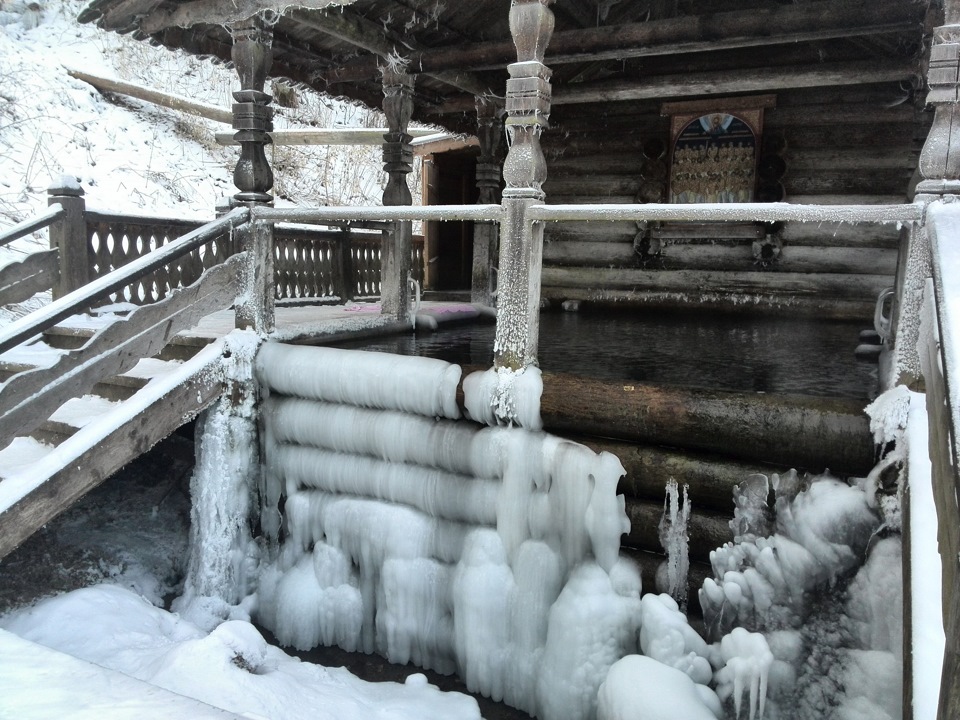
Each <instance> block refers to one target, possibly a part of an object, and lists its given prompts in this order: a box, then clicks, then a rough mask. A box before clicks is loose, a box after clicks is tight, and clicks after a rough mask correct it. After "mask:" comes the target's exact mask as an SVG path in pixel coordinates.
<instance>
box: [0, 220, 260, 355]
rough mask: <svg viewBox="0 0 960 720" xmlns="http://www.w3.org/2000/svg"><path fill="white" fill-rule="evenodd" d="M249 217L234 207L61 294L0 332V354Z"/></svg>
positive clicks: (240, 223)
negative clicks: (219, 216)
mask: <svg viewBox="0 0 960 720" xmlns="http://www.w3.org/2000/svg"><path fill="white" fill-rule="evenodd" d="M249 218H250V210H249V209H248V208H245V207H242V208H236V209H234V210H232V211H230V212H229V213H228V214H226V215H224V216H223V217H221V218H218V219H217V220H214V221H213V222H210V223H207V224H206V225H204V226H202V227H199V228H197V229H196V230H194V231H192V232H189V233H187V234H186V235H184V236H182V237H180V238H177V239H176V240H174V241H173V242H171V243H168V244H167V245H164V246H163V247H161V248H158V249H156V250H154V251H153V252H151V253H150V254H148V255H144V256H143V257H140V258H137V259H136V260H133V261H132V262H130V263H128V264H127V265H124V266H123V267H121V268H117V269H116V270H114V271H113V272H110V273H108V274H106V275H103V276H102V277H99V278H97V279H96V280H93V281H92V282H90V283H87V284H86V285H84V286H83V287H81V288H79V289H77V290H74V291H73V292H71V293H69V294H67V295H64V296H63V297H62V298H60V299H59V300H55V301H54V302H52V303H50V304H49V305H46V306H44V307H42V308H40V309H39V310H36V311H35V312H32V313H30V314H29V315H27V316H25V317H23V318H20V319H19V320H17V321H15V322H13V323H11V324H10V325H8V326H7V327H5V328H3V329H2V330H0V353H3V352H6V351H7V350H9V349H11V348H13V347H16V346H17V345H19V344H20V343H22V342H23V341H24V340H27V339H29V338H31V337H33V336H34V335H37V334H38V333H41V332H43V331H44V330H46V329H48V328H50V327H52V326H53V325H55V324H57V323H58V322H60V321H61V320H64V319H66V318H68V317H70V316H71V315H75V314H77V313H78V312H81V311H83V310H85V309H87V308H89V307H90V305H91V304H93V303H94V302H95V301H97V300H99V299H101V298H103V297H106V296H107V295H109V294H110V293H112V292H116V291H118V290H120V289H121V288H123V287H125V286H126V285H128V284H129V283H130V282H131V281H133V280H136V279H138V278H140V277H142V276H144V275H147V274H149V273H151V272H153V271H154V270H157V269H158V268H161V267H163V266H164V265H166V264H167V263H169V262H171V261H172V260H175V259H177V258H178V257H180V256H181V255H185V254H186V253H188V252H190V251H192V250H195V249H197V248H199V247H200V246H201V245H203V244H204V243H206V242H208V241H209V240H211V239H212V238H214V237H216V236H217V235H220V234H221V233H223V232H225V231H228V230H232V229H233V228H235V227H237V226H238V225H242V224H243V223H245V222H247V220H249Z"/></svg>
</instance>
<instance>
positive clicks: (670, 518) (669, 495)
mask: <svg viewBox="0 0 960 720" xmlns="http://www.w3.org/2000/svg"><path fill="white" fill-rule="evenodd" d="M688 491H689V488H688V486H687V485H684V486H683V500H682V501H681V500H680V489H679V486H678V485H677V481H676V480H674V479H673V478H671V479H670V481H669V482H668V483H667V488H666V498H665V499H664V502H663V516H662V517H661V518H660V525H659V526H658V528H657V529H658V531H659V534H660V545H661V546H662V547H663V550H664V552H665V553H666V555H667V559H666V561H665V563H664V567H665V569H666V577H665V578H664V583H663V587H662V588H658V589H661V590H663V591H664V592H666V593H667V594H668V595H669V596H670V597H672V598H673V599H674V600H676V602H677V605H679V606H680V610H681V611H682V612H686V611H687V575H688V574H689V572H690V538H689V536H688V534H687V523H688V521H689V520H690V495H689V493H688ZM658 575H659V572H658Z"/></svg>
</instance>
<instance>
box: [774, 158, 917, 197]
mask: <svg viewBox="0 0 960 720" xmlns="http://www.w3.org/2000/svg"><path fill="white" fill-rule="evenodd" d="M913 173H914V168H912V167H906V166H901V167H895V168H871V169H861V168H857V169H856V170H852V171H849V170H848V171H836V170H830V169H826V168H822V169H820V170H813V171H800V170H794V169H793V168H790V166H789V163H788V172H787V175H786V176H785V177H784V178H783V186H784V189H785V190H786V192H787V197H788V198H790V197H792V196H794V195H860V194H863V195H866V194H877V195H893V194H896V193H902V194H903V197H906V195H907V189H908V188H909V187H910V179H911V178H912V177H913Z"/></svg>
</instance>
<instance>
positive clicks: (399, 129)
mask: <svg viewBox="0 0 960 720" xmlns="http://www.w3.org/2000/svg"><path fill="white" fill-rule="evenodd" d="M413 81H414V78H413V76H412V75H408V74H407V73H405V72H403V71H402V70H397V69H392V68H391V67H390V66H387V67H385V68H384V70H383V113H384V115H386V116H387V126H388V128H389V130H390V132H388V133H387V134H386V135H384V136H383V139H384V143H383V169H384V171H385V172H386V173H387V187H386V188H384V190H383V204H384V205H412V204H413V197H412V196H411V195H410V186H409V185H408V184H407V176H408V175H409V174H410V171H411V170H413V148H412V146H411V145H410V141H411V140H412V139H413V138H412V137H411V136H410V135H409V134H407V125H409V123H410V117H411V116H412V115H413ZM412 238H413V227H412V225H411V223H410V221H408V220H406V221H398V222H395V223H393V230H392V233H387V232H385V233H384V234H383V251H382V255H381V260H380V302H381V304H382V307H383V313H384V314H385V315H393V316H394V317H395V318H397V319H398V320H403V319H405V318H406V315H407V305H408V303H409V299H410V289H409V287H408V286H407V276H408V275H409V274H410V253H411V247H412Z"/></svg>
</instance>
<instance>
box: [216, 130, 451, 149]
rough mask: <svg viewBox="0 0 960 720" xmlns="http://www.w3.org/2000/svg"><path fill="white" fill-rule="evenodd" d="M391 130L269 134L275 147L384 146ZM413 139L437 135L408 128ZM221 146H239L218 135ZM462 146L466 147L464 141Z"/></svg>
mask: <svg viewBox="0 0 960 720" xmlns="http://www.w3.org/2000/svg"><path fill="white" fill-rule="evenodd" d="M388 132H390V129H389V128H309V129H306V130H274V131H273V132H270V133H267V134H268V135H269V136H270V141H271V142H272V143H273V144H274V145H279V146H284V147H292V146H300V145H383V143H384V139H383V136H384V135H385V134H386V133H388ZM407 134H408V135H410V136H411V137H428V136H430V135H436V134H437V131H436V130H434V129H432V128H408V129H407ZM214 137H215V138H216V141H217V143H218V144H220V145H239V144H240V143H239V142H237V141H236V140H234V133H216V135H214ZM458 142H460V145H462V146H466V145H465V144H464V143H463V142H462V141H458Z"/></svg>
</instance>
